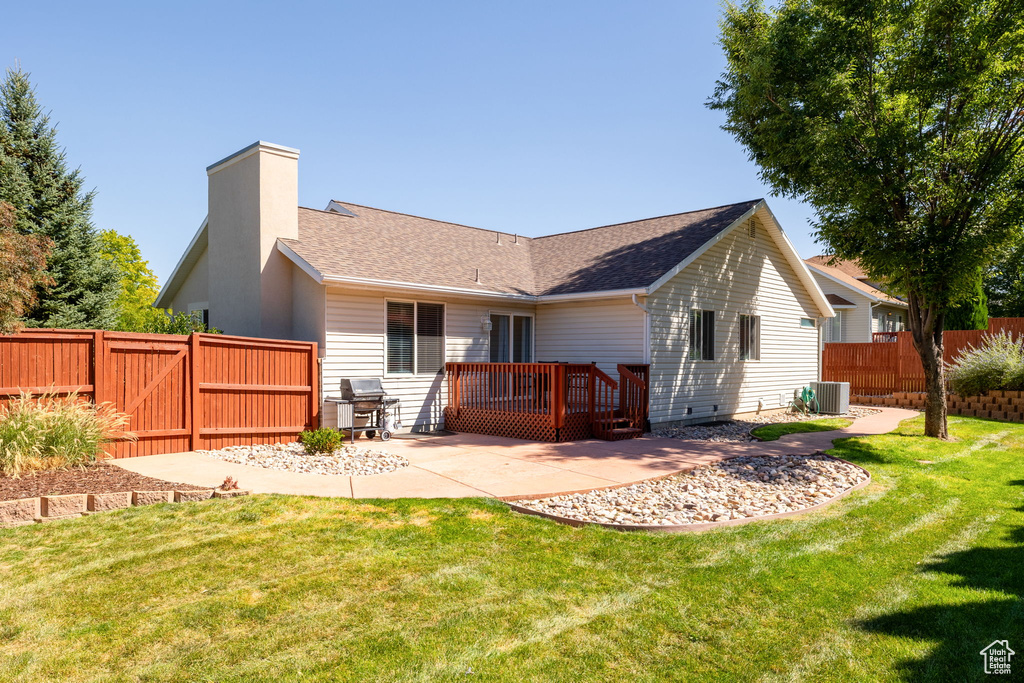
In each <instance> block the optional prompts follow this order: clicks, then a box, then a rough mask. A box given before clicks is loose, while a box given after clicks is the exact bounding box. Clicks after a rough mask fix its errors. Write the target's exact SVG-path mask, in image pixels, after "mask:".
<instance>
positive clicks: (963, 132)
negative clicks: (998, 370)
mask: <svg viewBox="0 0 1024 683" xmlns="http://www.w3.org/2000/svg"><path fill="white" fill-rule="evenodd" d="M721 29H722V36H721V43H722V46H723V48H724V51H725V55H726V58H727V69H726V71H725V72H724V73H723V74H722V77H721V80H720V81H719V83H718V86H717V88H716V90H715V93H714V95H713V97H712V98H711V99H710V101H709V103H708V104H709V106H710V107H712V108H713V109H717V110H721V111H723V112H725V114H726V116H727V122H726V124H725V126H724V129H725V130H727V131H729V132H730V133H732V134H733V135H734V136H735V137H736V139H737V140H739V141H740V142H741V143H742V144H743V145H744V147H746V149H747V152H748V154H749V156H750V158H751V160H753V161H754V162H756V163H757V164H758V165H759V166H760V174H761V177H762V179H763V180H764V181H765V182H767V183H768V184H769V185H771V187H772V188H773V189H774V191H775V192H777V193H780V194H783V195H786V196H791V197H796V198H800V199H803V200H805V201H807V202H808V203H809V204H810V205H811V206H812V207H813V208H814V211H815V219H814V221H813V227H814V229H815V231H816V235H817V236H818V237H819V238H820V239H821V240H822V241H823V242H825V243H826V244H827V245H828V246H829V247H830V251H831V252H832V253H835V254H836V255H837V256H839V257H840V258H849V259H858V260H859V262H860V263H861V265H862V266H863V267H864V268H865V270H866V271H867V273H868V275H869V276H870V277H871V279H872V280H875V281H880V282H886V283H889V285H890V286H891V287H892V289H893V290H894V291H899V292H901V293H903V294H905V295H906V297H907V302H908V304H909V309H910V310H909V323H910V324H909V327H910V331H911V332H912V334H913V339H914V345H915V346H916V348H917V351H918V353H919V354H920V356H921V361H922V363H923V365H924V368H925V377H926V384H927V389H928V403H927V406H928V407H927V411H926V418H925V433H926V434H928V435H929V436H933V437H939V438H948V432H947V427H946V403H945V392H944V372H943V363H942V350H943V347H942V331H943V329H944V328H945V311H946V310H947V309H949V307H950V306H953V305H955V304H957V303H958V302H960V301H962V300H964V299H967V298H969V297H970V296H971V294H972V292H974V291H975V284H976V277H977V272H978V269H979V268H984V267H986V266H987V264H988V263H989V262H990V261H991V260H992V258H993V256H994V255H995V254H996V253H997V251H998V250H999V249H1000V248H1001V247H1002V246H1003V245H1004V244H1005V243H1007V241H1008V240H1010V239H1011V238H1012V236H1013V235H1015V234H1018V233H1019V230H1020V227H1019V226H1021V225H1022V224H1024V220H1022V219H1024V156H1022V147H1024V0H979V1H978V2H962V1H961V0H914V1H913V2H905V1H903V0H900V1H896V0H879V1H877V2H850V1H849V0H783V1H782V2H781V3H780V4H779V5H778V6H777V7H776V8H773V9H766V8H765V7H764V5H763V3H761V2H758V1H757V0H750V1H748V2H745V3H744V4H742V5H732V4H730V5H727V6H726V9H725V14H724V17H723V19H722V22H721Z"/></svg>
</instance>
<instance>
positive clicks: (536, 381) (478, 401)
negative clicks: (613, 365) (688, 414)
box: [445, 363, 648, 440]
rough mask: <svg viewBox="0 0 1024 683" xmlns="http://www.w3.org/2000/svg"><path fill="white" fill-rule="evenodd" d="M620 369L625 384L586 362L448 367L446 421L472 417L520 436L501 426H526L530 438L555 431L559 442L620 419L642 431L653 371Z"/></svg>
mask: <svg viewBox="0 0 1024 683" xmlns="http://www.w3.org/2000/svg"><path fill="white" fill-rule="evenodd" d="M618 369H619V375H620V377H621V378H623V379H622V380H621V381H620V382H616V381H615V380H614V379H613V378H612V377H610V376H609V375H608V374H607V373H605V372H604V371H602V370H601V369H600V368H598V367H597V366H596V365H594V364H586V363H446V364H445V371H446V373H447V375H448V405H447V407H446V409H445V414H446V419H449V420H451V421H452V422H458V421H460V420H462V422H465V421H466V419H465V415H466V414H469V413H471V414H472V415H473V417H472V419H471V420H470V422H471V423H472V424H473V425H481V426H487V427H490V428H492V429H496V430H498V431H501V433H502V434H509V433H516V430H515V429H513V428H512V427H508V428H507V429H505V428H503V427H502V426H501V425H496V424H495V422H500V421H504V422H505V423H507V425H522V427H521V430H520V431H522V433H524V434H527V433H529V434H533V433H535V432H537V431H538V430H539V429H544V430H550V434H552V435H554V436H555V437H556V439H557V440H563V439H564V438H583V437H584V436H589V435H590V434H591V433H594V435H598V434H596V433H595V432H597V431H600V430H601V429H603V428H605V427H607V426H608V425H610V424H611V421H612V420H613V419H614V418H617V417H619V418H626V419H628V420H629V421H630V424H631V425H633V426H639V427H641V428H642V427H643V425H644V422H645V421H646V417H647V396H648V393H647V383H646V379H645V378H646V376H647V374H648V367H647V366H646V365H620V366H618ZM499 427H502V428H500V429H499ZM466 431H470V430H469V429H467V430H466ZM544 433H545V434H547V433H548V432H547V431H544ZM569 434H571V435H572V436H566V435H569ZM527 438H528V437H527Z"/></svg>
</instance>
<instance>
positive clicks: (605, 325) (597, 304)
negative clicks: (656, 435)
mask: <svg viewBox="0 0 1024 683" xmlns="http://www.w3.org/2000/svg"><path fill="white" fill-rule="evenodd" d="M644 326H645V319H644V312H643V311H642V310H640V308H638V307H637V306H634V305H633V302H632V301H631V300H630V299H629V298H628V297H623V298H616V299H607V300H600V301H579V302H572V303H560V304H544V305H541V306H538V307H537V322H536V330H537V332H536V340H537V348H536V353H535V358H536V360H537V361H538V362H542V363H544V362H568V363H597V366H598V367H599V368H601V369H602V370H604V371H605V372H606V373H608V374H609V375H611V376H612V377H613V378H616V379H618V364H619V363H643V362H645V361H644V358H645V343H644V335H645V331H644Z"/></svg>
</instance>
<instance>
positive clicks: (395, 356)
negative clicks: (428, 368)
mask: <svg viewBox="0 0 1024 683" xmlns="http://www.w3.org/2000/svg"><path fill="white" fill-rule="evenodd" d="M415 319H416V313H415V304H412V303H408V302H405V301H389V302H388V321H387V332H388V335H387V336H388V341H387V354H388V357H387V371H388V373H390V374H408V375H411V374H412V373H413V369H414V365H413V338H414V334H413V329H414V327H413V323H414V321H415Z"/></svg>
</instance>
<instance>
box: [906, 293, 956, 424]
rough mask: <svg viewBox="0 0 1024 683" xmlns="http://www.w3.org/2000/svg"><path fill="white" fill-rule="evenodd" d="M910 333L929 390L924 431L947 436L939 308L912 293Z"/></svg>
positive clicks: (942, 317)
mask: <svg viewBox="0 0 1024 683" xmlns="http://www.w3.org/2000/svg"><path fill="white" fill-rule="evenodd" d="M908 299H909V302H908V303H909V304H910V311H909V314H910V315H909V318H910V321H909V322H910V333H911V335H912V337H913V339H914V348H916V349H917V353H918V355H919V356H920V357H921V365H922V366H924V380H925V390H926V391H927V392H928V399H927V403H926V404H925V413H924V434H925V436H931V437H935V438H936V439H944V440H948V439H949V431H948V428H947V426H946V369H945V364H944V362H943V358H942V329H943V326H944V323H945V320H944V315H943V313H942V311H940V310H939V309H938V307H937V306H936V305H935V304H925V303H924V302H923V301H922V300H921V298H920V297H919V296H917V295H915V294H911V295H910V296H909V297H908Z"/></svg>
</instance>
